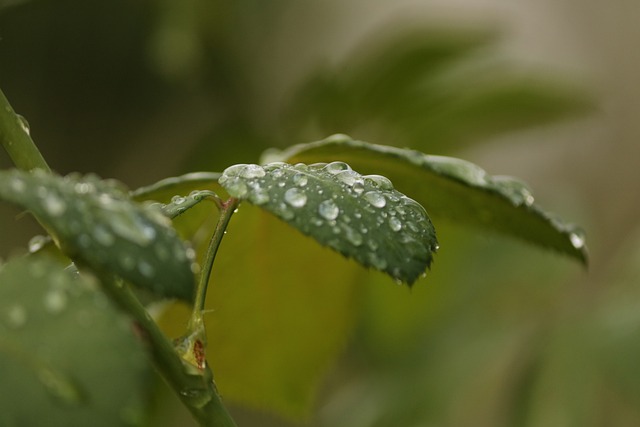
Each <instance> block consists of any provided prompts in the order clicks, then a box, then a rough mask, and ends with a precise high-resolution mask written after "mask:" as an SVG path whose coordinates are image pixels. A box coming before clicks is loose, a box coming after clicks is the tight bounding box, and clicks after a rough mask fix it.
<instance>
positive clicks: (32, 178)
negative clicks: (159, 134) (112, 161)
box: [0, 171, 194, 300]
mask: <svg viewBox="0 0 640 427" xmlns="http://www.w3.org/2000/svg"><path fill="white" fill-rule="evenodd" d="M0 198H2V199H4V200H6V201H10V202H13V203H15V204H17V205H19V206H22V207H24V208H26V209H29V210H30V211H31V212H32V213H33V214H34V215H35V216H36V217H37V218H38V219H39V220H40V221H41V222H42V223H43V224H44V225H45V226H46V227H47V228H48V229H49V230H50V232H52V233H53V234H54V238H55V239H56V241H57V242H58V244H59V245H60V247H61V248H62V250H63V252H64V253H65V254H66V255H68V256H69V257H71V258H73V259H74V260H76V261H79V262H81V263H83V264H86V265H88V266H89V267H91V268H94V269H99V270H103V271H108V272H112V273H115V274H117V275H118V276H121V277H122V278H124V279H125V280H127V281H130V282H131V283H133V284H134V285H137V286H140V287H142V288H145V289H149V290H151V291H153V292H155V293H157V294H159V295H162V296H166V297H178V298H182V299H185V300H190V299H191V298H192V295H193V287H194V276H193V272H192V269H191V264H192V260H191V259H190V257H189V255H188V254H189V251H188V250H187V249H186V248H185V246H184V243H183V242H182V241H181V240H180V239H179V238H178V237H177V234H176V233H175V231H174V230H173V229H172V228H171V227H170V226H169V222H168V220H167V218H165V217H164V216H163V215H162V214H161V212H160V210H155V209H144V208H143V207H142V206H140V205H138V204H136V203H134V202H132V201H131V200H130V199H129V196H128V195H127V193H126V191H124V190H123V189H122V188H121V187H119V186H118V184H117V183H115V182H113V181H103V180H100V179H98V178H96V177H91V176H87V177H79V176H71V175H70V176H67V177H64V178H63V177H60V176H57V175H52V174H45V173H33V174H30V173H26V172H21V171H2V172H0Z"/></svg>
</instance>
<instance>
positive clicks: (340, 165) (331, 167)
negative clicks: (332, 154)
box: [322, 162, 351, 175]
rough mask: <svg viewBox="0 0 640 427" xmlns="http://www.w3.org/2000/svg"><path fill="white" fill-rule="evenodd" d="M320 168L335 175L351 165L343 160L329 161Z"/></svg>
mask: <svg viewBox="0 0 640 427" xmlns="http://www.w3.org/2000/svg"><path fill="white" fill-rule="evenodd" d="M322 169H323V170H325V171H327V172H329V173H330V174H333V175H336V174H338V173H340V172H342V171H348V170H351V167H350V166H349V165H348V164H346V163H344V162H331V163H329V164H328V165H326V166H325V167H323V168H322Z"/></svg>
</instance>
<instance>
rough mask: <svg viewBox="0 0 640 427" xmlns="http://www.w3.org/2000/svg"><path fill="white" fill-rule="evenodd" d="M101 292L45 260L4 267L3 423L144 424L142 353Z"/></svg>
mask: <svg viewBox="0 0 640 427" xmlns="http://www.w3.org/2000/svg"><path fill="white" fill-rule="evenodd" d="M96 286H97V284H96V283H94V282H93V281H92V280H90V279H88V278H86V277H84V276H78V275H77V274H75V273H72V272H71V271H69V270H65V269H64V266H63V265H62V264H60V263H59V262H56V261H53V260H51V259H49V258H48V257H42V256H38V257H35V256H32V257H29V258H22V259H17V260H12V261H10V262H9V263H7V264H6V265H4V266H2V267H0V378H2V380H1V381H0V395H1V396H2V398H1V399H0V425H2V426H7V427H13V426H16V427H18V426H39V427H47V426H51V427H54V426H69V427H85V426H96V427H102V426H104V427H107V426H108V427H118V426H138V425H143V421H144V418H145V415H144V411H145V398H144V396H145V393H146V387H147V384H148V379H149V378H148V374H149V370H148V362H147V357H146V355H145V351H144V348H143V347H142V346H141V345H140V343H139V341H138V340H136V338H135V336H134V334H133V330H132V328H131V324H130V322H129V321H128V319H127V318H126V317H125V316H124V315H122V314H121V313H120V312H119V311H117V310H116V309H115V308H113V307H112V306H111V304H110V302H109V301H108V300H107V298H106V297H105V296H104V295H103V294H102V293H101V292H99V291H98V290H97V289H96Z"/></svg>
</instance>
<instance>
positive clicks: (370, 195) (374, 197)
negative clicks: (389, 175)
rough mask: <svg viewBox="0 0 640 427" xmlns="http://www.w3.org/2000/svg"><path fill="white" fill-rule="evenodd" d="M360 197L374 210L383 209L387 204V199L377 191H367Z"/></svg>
mask: <svg viewBox="0 0 640 427" xmlns="http://www.w3.org/2000/svg"><path fill="white" fill-rule="evenodd" d="M362 197H363V198H364V199H365V200H366V201H367V202H369V204H370V205H371V206H373V207H376V208H383V207H385V205H386V204H387V199H385V198H384V196H383V195H382V193H380V192H379V191H367V192H366V193H364V195H363V196H362Z"/></svg>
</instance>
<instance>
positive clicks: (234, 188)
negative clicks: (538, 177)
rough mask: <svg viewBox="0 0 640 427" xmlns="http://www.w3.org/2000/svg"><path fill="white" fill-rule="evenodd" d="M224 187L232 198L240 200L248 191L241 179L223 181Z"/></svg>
mask: <svg viewBox="0 0 640 427" xmlns="http://www.w3.org/2000/svg"><path fill="white" fill-rule="evenodd" d="M224 186H225V188H226V190H227V191H228V192H229V194H231V195H232V196H233V197H238V198H242V197H244V196H246V195H247V192H248V191H249V189H248V188H247V184H245V183H244V181H242V180H241V179H238V178H231V179H229V180H227V181H225V183H224Z"/></svg>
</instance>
